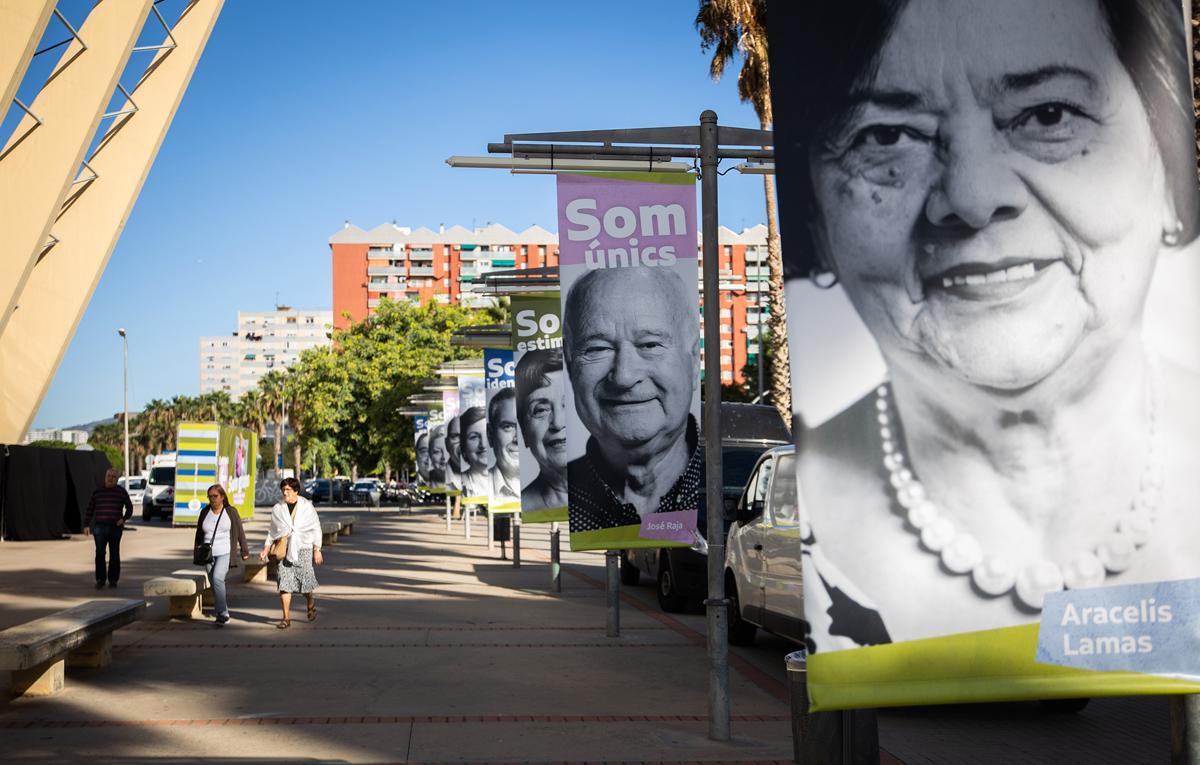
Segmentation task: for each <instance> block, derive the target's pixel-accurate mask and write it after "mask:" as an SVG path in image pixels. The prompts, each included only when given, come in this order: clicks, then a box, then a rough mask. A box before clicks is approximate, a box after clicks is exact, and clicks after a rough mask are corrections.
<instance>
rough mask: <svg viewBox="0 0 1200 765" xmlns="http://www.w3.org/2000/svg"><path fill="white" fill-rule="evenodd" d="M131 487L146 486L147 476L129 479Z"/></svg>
mask: <svg viewBox="0 0 1200 765" xmlns="http://www.w3.org/2000/svg"><path fill="white" fill-rule="evenodd" d="M129 488H131V489H144V488H146V479H145V478H130V479H129Z"/></svg>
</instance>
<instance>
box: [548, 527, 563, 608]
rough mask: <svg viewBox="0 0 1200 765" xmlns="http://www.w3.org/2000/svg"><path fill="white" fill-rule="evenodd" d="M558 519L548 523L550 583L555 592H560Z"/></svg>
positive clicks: (559, 532) (560, 566) (560, 572)
mask: <svg viewBox="0 0 1200 765" xmlns="http://www.w3.org/2000/svg"><path fill="white" fill-rule="evenodd" d="M561 533H562V532H561V531H559V530H558V521H555V522H554V523H552V524H550V584H551V585H552V588H553V590H554V591H555V592H562V562H561V561H562V554H561V553H560V552H559V535H560V534H561Z"/></svg>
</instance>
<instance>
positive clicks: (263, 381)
mask: <svg viewBox="0 0 1200 765" xmlns="http://www.w3.org/2000/svg"><path fill="white" fill-rule="evenodd" d="M258 390H259V393H260V394H261V396H262V408H263V413H264V414H265V415H266V416H267V418H268V419H270V420H271V421H272V422H274V423H275V454H276V455H279V454H281V453H282V452H280V449H282V448H283V420H284V418H285V417H286V416H287V392H286V391H285V390H284V377H283V374H282V373H281V372H280V371H279V370H277V369H273V370H271V371H270V372H267V373H266V374H265V375H263V376H262V377H261V378H260V379H259V381H258ZM276 459H278V457H276Z"/></svg>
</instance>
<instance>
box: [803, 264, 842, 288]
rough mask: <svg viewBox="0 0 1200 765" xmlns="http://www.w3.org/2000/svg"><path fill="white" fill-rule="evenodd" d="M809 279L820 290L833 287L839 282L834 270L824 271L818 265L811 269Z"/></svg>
mask: <svg viewBox="0 0 1200 765" xmlns="http://www.w3.org/2000/svg"><path fill="white" fill-rule="evenodd" d="M808 280H809V281H810V282H812V283H813V286H814V287H816V288H817V289H819V290H827V289H832V288H833V286H834V285H835V284H837V283H838V277H837V274H835V273H834V272H833V271H822V270H820V269H819V268H817V267H814V268H813V270H812V271H809V273H808Z"/></svg>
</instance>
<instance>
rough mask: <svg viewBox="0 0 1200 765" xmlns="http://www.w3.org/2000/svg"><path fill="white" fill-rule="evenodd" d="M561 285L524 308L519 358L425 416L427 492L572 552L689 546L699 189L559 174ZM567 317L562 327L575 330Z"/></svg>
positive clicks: (517, 301)
mask: <svg viewBox="0 0 1200 765" xmlns="http://www.w3.org/2000/svg"><path fill="white" fill-rule="evenodd" d="M558 198H559V230H560V231H562V232H563V233H564V236H563V237H562V238H561V241H560V250H559V279H560V288H559V290H556V291H553V292H551V291H547V292H544V293H526V294H520V295H514V296H513V298H512V305H511V309H512V315H513V324H512V335H511V342H510V343H508V344H507V347H496V348H485V349H484V350H483V358H482V364H481V369H479V371H475V370H469V369H465V368H463V367H459V368H457V369H456V370H455V372H456V374H457V388H456V389H455V390H449V389H444V390H442V406H441V408H440V410H438V409H432V410H431V411H430V412H429V413H428V414H427V415H421V416H417V417H414V420H413V425H414V427H413V430H414V433H415V436H414V437H415V439H416V453H417V475H418V480H419V484H420V485H421V486H422V487H423V488H425V489H426V490H428V491H430V492H431V493H435V494H445V495H449V496H459V497H461V498H462V502H464V503H466V504H480V505H487V506H488V510H489V513H493V514H505V513H509V514H511V513H519V514H520V519H521V522H522V523H526V524H527V523H550V522H561V521H568V523H569V529H570V532H571V535H570V539H571V549H572V550H613V549H626V548H635V547H664V546H689V545H692V544H693V543H695V542H696V536H697V532H696V525H697V516H698V513H699V510H700V505H701V503H702V502H703V496H704V473H703V452H702V450H701V449H700V448H699V428H698V424H699V422H700V384H699V383H700V313H699V301H698V294H699V293H698V282H697V273H698V271H697V268H698V263H697V257H696V241H697V219H696V191H695V181H694V178H693V176H691V175H688V174H664V173H628V174H604V175H602V176H593V175H560V176H559V177H558ZM564 317H565V320H564Z"/></svg>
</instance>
